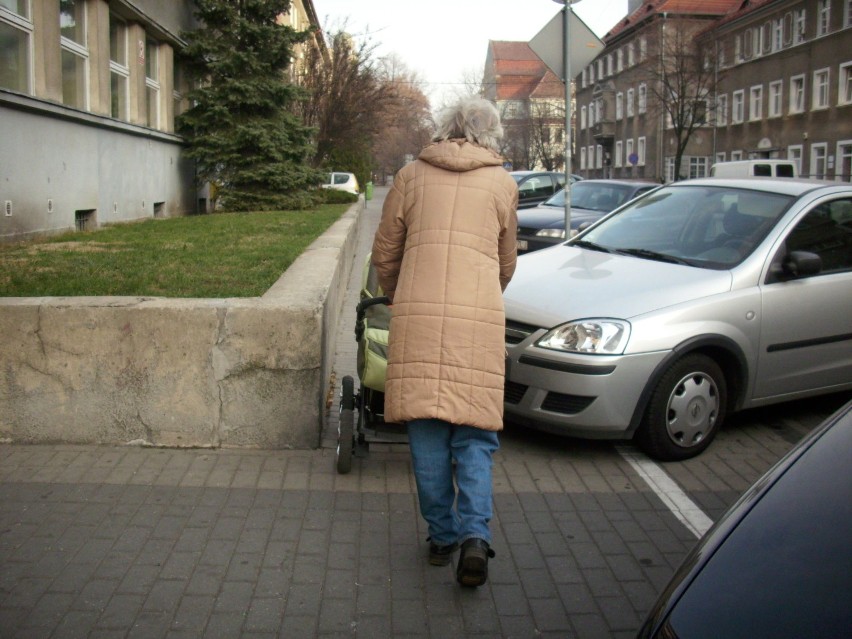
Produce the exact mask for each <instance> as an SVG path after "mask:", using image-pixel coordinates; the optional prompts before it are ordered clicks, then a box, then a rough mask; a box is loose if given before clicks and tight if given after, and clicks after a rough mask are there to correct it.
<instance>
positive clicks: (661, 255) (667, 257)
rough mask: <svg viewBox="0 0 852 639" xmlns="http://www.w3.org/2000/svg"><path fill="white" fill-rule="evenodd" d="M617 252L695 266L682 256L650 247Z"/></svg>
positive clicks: (618, 251)
mask: <svg viewBox="0 0 852 639" xmlns="http://www.w3.org/2000/svg"><path fill="white" fill-rule="evenodd" d="M616 253H620V254H622V255H633V256H635V257H641V258H645V259H648V260H656V261H657V262H668V263H670V264H682V265H684V266H693V264H692V262H690V261H689V260H684V259H682V258H680V257H675V256H674V255H667V254H665V253H658V252H657V251H652V250H650V249H640V248H628V249H618V250H617V251H616Z"/></svg>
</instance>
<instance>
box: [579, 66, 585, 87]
mask: <svg viewBox="0 0 852 639" xmlns="http://www.w3.org/2000/svg"><path fill="white" fill-rule="evenodd" d="M580 82H581V83H582V85H583V88H584V89H585V88H586V70H585V69H583V73H581V74H580Z"/></svg>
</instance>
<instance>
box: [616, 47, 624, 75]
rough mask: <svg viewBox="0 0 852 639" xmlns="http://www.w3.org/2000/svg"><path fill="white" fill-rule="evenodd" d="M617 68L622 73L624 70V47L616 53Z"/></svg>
mask: <svg viewBox="0 0 852 639" xmlns="http://www.w3.org/2000/svg"><path fill="white" fill-rule="evenodd" d="M615 60H616V62H615V70H616V71H617V72H618V73H621V72H622V71H623V70H624V47H621V48H620V49H619V50H618V51H617V52H616V54H615Z"/></svg>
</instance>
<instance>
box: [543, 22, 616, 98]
mask: <svg viewBox="0 0 852 639" xmlns="http://www.w3.org/2000/svg"><path fill="white" fill-rule="evenodd" d="M562 11H565V9H563V10H562ZM562 11H560V12H558V13H557V14H556V15H555V16H553V18H551V20H550V22H548V23H547V24H546V25H545V26H544V28H543V29H542V30H541V31H539V32H538V33H537V34H536V35H535V37H534V38H533V39H532V40H530V49H532V50H533V51H534V52H535V54H536V55H537V56H538V57H539V58H541V61H542V62H544V63H545V64H546V65H547V66H548V68H549V69H550V70H551V71H553V73H555V74H556V76H557V77H558V78H561V79H562V81H563V82H564V81H565V51H564V50H563V48H562V41H563V40H564V37H563V33H562V32H563V31H564V27H563V19H562ZM568 23H569V24H568V28H569V29H570V33H571V37H570V42H569V43H568V44H569V46H570V47H571V48H570V49H569V53H570V55H571V68H572V69H582V68H583V67H585V66H586V65H587V64H589V62H591V61H592V60H594V59H595V58H596V57H597V55H598V54H599V53H600V52H601V51H603V49H604V43H603V42H601V40H600V38H598V37H597V36H596V35H595V34H594V33H593V32H592V30H591V29H589V27H587V26H586V23H585V22H583V21H582V20H581V19H580V18H578V17H577V14H576V13H574V12H573V11H572V12H571V14H570V15H569V16H568Z"/></svg>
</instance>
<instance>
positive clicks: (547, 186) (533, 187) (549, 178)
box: [509, 171, 582, 209]
mask: <svg viewBox="0 0 852 639" xmlns="http://www.w3.org/2000/svg"><path fill="white" fill-rule="evenodd" d="M509 175H511V176H512V179H513V180H515V183H516V184H517V185H518V208H519V209H525V208H529V207H531V206H535V205H536V204H540V203H541V202H544V201H545V200H547V199H548V198H550V197H551V196H553V194H554V193H557V192H558V191H559V190H560V189H561V188H562V187H563V186H565V174H564V173H558V172H556V171H511V172H510V173H509ZM581 179H582V178H581V177H580V176H579V175H573V174H572V175H571V182H572V183H573V182H574V181H576V180H581Z"/></svg>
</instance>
